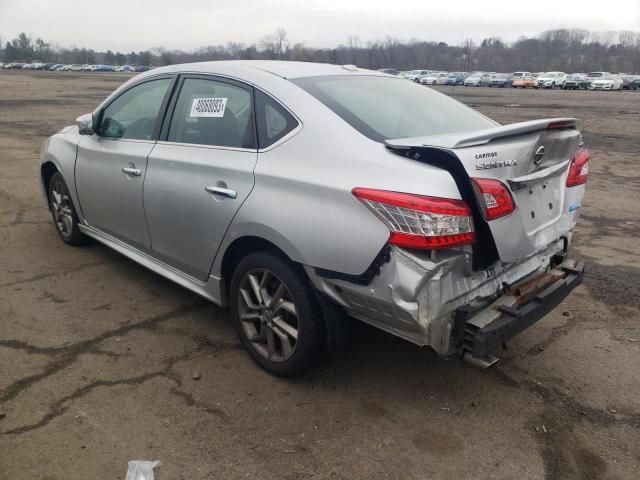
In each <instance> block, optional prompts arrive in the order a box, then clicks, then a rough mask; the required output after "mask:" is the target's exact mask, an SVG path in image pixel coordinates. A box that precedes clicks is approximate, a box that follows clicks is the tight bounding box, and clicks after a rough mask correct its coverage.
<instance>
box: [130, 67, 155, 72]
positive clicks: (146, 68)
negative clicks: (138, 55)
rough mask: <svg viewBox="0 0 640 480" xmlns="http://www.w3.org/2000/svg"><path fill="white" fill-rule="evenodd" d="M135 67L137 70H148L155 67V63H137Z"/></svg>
mask: <svg viewBox="0 0 640 480" xmlns="http://www.w3.org/2000/svg"><path fill="white" fill-rule="evenodd" d="M134 68H135V69H136V70H135V71H136V72H148V71H149V70H151V69H153V68H155V67H154V66H153V65H136V66H135V67H134Z"/></svg>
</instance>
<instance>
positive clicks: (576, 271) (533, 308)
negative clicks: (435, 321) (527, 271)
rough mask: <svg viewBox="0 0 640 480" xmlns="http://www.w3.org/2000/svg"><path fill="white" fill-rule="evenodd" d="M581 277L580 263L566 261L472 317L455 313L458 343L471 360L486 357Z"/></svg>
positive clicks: (553, 304) (546, 310) (557, 301)
mask: <svg viewBox="0 0 640 480" xmlns="http://www.w3.org/2000/svg"><path fill="white" fill-rule="evenodd" d="M583 277H584V263H583V262H576V261H575V260H566V261H565V262H563V263H562V264H560V265H558V266H557V267H555V268H554V269H552V270H550V271H549V272H547V273H545V274H544V275H541V276H539V277H536V278H535V279H533V280H531V281H528V282H525V283H524V284H521V285H518V286H516V287H514V288H512V289H511V291H510V292H509V293H506V294H505V295H502V296H501V297H500V298H499V299H498V300H496V301H495V302H493V303H492V304H491V305H490V306H488V307H487V308H485V309H484V310H482V311H481V312H478V313H476V314H475V315H473V316H471V315H470V314H469V311H468V310H465V311H458V312H456V314H457V315H456V317H457V318H456V320H457V321H458V322H462V324H459V328H458V329H457V331H458V334H459V335H462V338H459V339H458V341H461V342H460V343H462V348H463V350H464V351H465V352H469V353H470V354H471V355H472V356H473V357H475V358H484V357H486V356H487V355H489V354H490V353H491V352H492V351H493V350H495V349H496V348H497V347H498V346H500V345H501V344H503V343H504V342H506V341H507V340H508V339H510V338H512V337H513V336H514V335H516V334H518V333H520V332H522V331H523V330H525V329H527V328H528V327H530V326H531V325H533V324H534V323H536V322H537V321H538V320H540V319H541V318H542V317H544V316H545V315H546V314H547V313H549V312H550V311H551V310H553V309H554V308H555V307H557V306H558V304H560V302H562V300H564V299H565V298H566V297H567V295H569V293H571V291H572V290H573V289H574V288H576V287H577V286H578V285H580V283H581V282H582V279H583ZM470 316H471V318H465V317H470ZM460 327H463V328H460Z"/></svg>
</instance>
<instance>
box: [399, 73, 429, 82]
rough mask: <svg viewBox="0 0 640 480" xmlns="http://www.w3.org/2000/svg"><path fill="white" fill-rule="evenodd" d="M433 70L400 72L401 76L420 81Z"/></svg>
mask: <svg viewBox="0 0 640 480" xmlns="http://www.w3.org/2000/svg"><path fill="white" fill-rule="evenodd" d="M430 73H431V70H410V71H408V72H402V73H400V74H398V76H399V77H402V78H406V79H407V80H411V81H412V82H416V83H420V79H421V78H422V77H424V76H425V75H429V74H430Z"/></svg>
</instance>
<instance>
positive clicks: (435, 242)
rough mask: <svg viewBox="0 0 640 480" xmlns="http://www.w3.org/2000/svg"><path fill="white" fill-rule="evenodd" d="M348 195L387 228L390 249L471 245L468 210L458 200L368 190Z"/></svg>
mask: <svg viewBox="0 0 640 480" xmlns="http://www.w3.org/2000/svg"><path fill="white" fill-rule="evenodd" d="M352 193H353V195H354V196H355V197H357V198H358V199H359V200H360V201H361V202H362V203H364V204H365V205H366V206H367V207H368V208H369V209H370V210H371V211H372V212H373V213H374V214H375V215H376V216H377V217H378V218H379V219H380V220H382V221H383V222H384V223H385V224H386V225H387V227H389V230H390V231H391V235H390V236H389V243H390V244H391V245H397V246H399V247H405V248H418V249H425V250H432V249H439V248H450V247H456V246H460V245H467V244H470V243H473V242H474V241H475V234H474V233H473V218H472V217H471V210H470V209H469V206H468V205H467V204H466V203H465V202H463V201H462V200H453V199H448V198H436V197H425V196H421V195H411V194H407V193H398V192H389V191H385V190H372V189H369V188H354V189H353V190H352Z"/></svg>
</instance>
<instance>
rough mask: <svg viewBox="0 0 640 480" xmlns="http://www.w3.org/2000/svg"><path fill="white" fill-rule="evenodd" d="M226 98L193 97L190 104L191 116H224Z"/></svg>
mask: <svg viewBox="0 0 640 480" xmlns="http://www.w3.org/2000/svg"><path fill="white" fill-rule="evenodd" d="M226 108H227V99H226V98H194V99H193V103H192V104H191V116H192V117H224V110H225V109H226Z"/></svg>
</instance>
